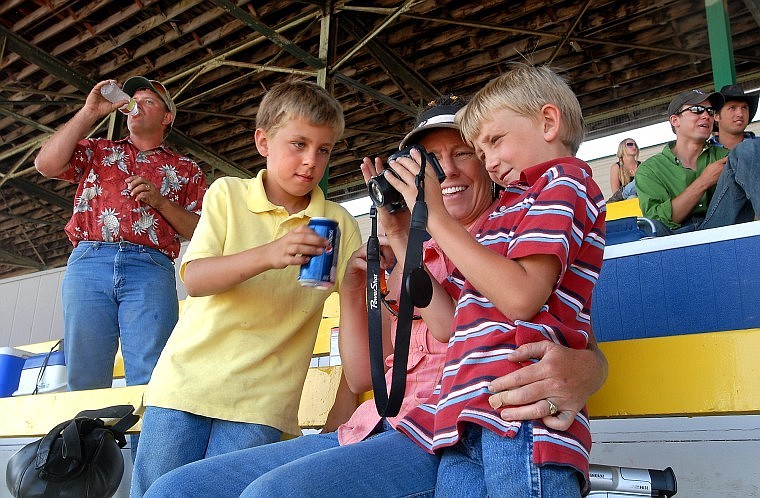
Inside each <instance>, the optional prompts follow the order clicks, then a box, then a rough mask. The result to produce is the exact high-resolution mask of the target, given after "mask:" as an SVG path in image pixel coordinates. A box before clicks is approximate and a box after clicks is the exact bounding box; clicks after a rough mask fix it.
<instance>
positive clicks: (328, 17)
mask: <svg viewBox="0 0 760 498" xmlns="http://www.w3.org/2000/svg"><path fill="white" fill-rule="evenodd" d="M331 23H332V2H331V1H327V2H325V5H324V11H323V12H322V22H321V24H320V29H319V59H320V60H321V61H322V62H324V63H325V66H324V67H322V68H320V69H319V70H318V71H317V84H318V85H319V86H321V87H322V88H326V89H327V90H328V91H330V90H331V89H330V88H328V83H329V78H330V75H329V72H328V69H329V66H330V64H329V63H328V60H329V58H330V32H331V29H332V26H331ZM330 93H332V91H330ZM329 177H330V163H327V168H326V169H325V174H324V175H322V179H321V180H320V181H319V188H321V189H322V192H324V193H325V199H326V198H327V179H328V178H329Z"/></svg>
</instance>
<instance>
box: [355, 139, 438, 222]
mask: <svg viewBox="0 0 760 498" xmlns="http://www.w3.org/2000/svg"><path fill="white" fill-rule="evenodd" d="M412 149H417V150H418V151H420V155H421V156H422V167H423V168H424V167H425V164H429V165H431V166H432V167H433V171H435V175H436V176H437V177H438V183H442V182H443V180H445V179H446V173H444V172H443V168H441V165H440V163H439V162H438V159H436V157H435V156H434V155H432V154H428V152H427V151H426V150H425V147H423V146H422V145H419V144H412V145H408V146H406V147H404V148H403V149H401V150H399V151H398V152H394V153H393V154H391V155H390V156H388V162H391V161H392V160H393V159H396V158H398V157H409V158H411V157H412V156H411V154H410V152H409V151H411V150H412ZM385 169H387V170H388V171H390V172H391V174H392V175H394V176H395V177H396V178H399V176H398V174H397V173H396V172H395V171H393V168H391V167H390V166H387V167H386V168H385ZM367 188H368V189H369V196H370V198H371V199H372V202H374V203H375V206H377V207H378V208H381V207H385V209H387V210H388V212H389V213H395V212H397V211H400V210H402V209H404V208H405V207H406V202H404V196H402V195H401V193H400V192H399V191H398V190H396V189H395V188H393V186H392V185H391V184H390V183H388V180H386V179H385V177H384V176H383V174H382V173H381V174H379V175H377V176H373V177H372V178H370V179H369V181H368V182H367Z"/></svg>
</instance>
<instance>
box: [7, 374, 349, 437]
mask: <svg viewBox="0 0 760 498" xmlns="http://www.w3.org/2000/svg"><path fill="white" fill-rule="evenodd" d="M340 373H341V367H326V368H324V367H319V368H310V369H309V372H308V373H307V375H306V384H305V387H304V393H303V396H302V397H301V405H300V407H299V409H298V422H299V424H300V425H301V427H303V428H315V427H321V426H322V425H323V424H324V421H325V420H326V419H327V414H328V413H329V411H330V408H331V407H332V403H333V400H334V399H335V392H336V391H337V389H338V384H339V383H340ZM144 390H145V386H143V385H140V386H129V387H114V388H110V389H93V390H88V391H72V392H61V393H49V394H37V395H34V396H17V397H7V398H0V414H2V415H1V416H0V438H11V437H13V438H15V437H36V436H42V435H44V434H47V432H48V431H49V430H50V429H52V428H53V427H55V425H56V424H58V423H59V422H62V421H63V420H67V419H70V418H72V417H74V416H75V415H76V414H77V413H78V412H80V411H82V410H87V409H96V408H103V407H105V406H111V405H123V404H131V405H133V406H135V407H139V406H140V405H141V403H142V395H143V391H144ZM139 430H140V423H139V422H138V423H137V425H135V427H133V428H132V430H131V431H130V432H139Z"/></svg>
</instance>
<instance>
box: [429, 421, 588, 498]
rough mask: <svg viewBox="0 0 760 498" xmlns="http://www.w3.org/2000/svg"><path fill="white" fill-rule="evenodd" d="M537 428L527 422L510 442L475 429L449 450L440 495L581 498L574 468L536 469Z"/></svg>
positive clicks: (440, 477)
mask: <svg viewBox="0 0 760 498" xmlns="http://www.w3.org/2000/svg"><path fill="white" fill-rule="evenodd" d="M532 426H533V424H532V423H531V422H524V423H523V424H522V427H520V430H519V432H518V433H517V435H516V436H515V437H514V438H509V437H502V436H499V435H498V434H496V433H495V432H492V431H490V430H488V429H484V428H483V427H481V426H479V425H475V424H469V425H468V426H467V429H466V430H465V433H464V435H463V436H462V439H460V441H459V442H458V443H457V444H455V445H454V446H452V447H450V448H446V449H445V450H444V451H443V455H442V456H441V464H440V467H439V469H438V483H437V485H436V489H435V496H436V497H441V498H446V497H452V498H458V497H462V496H467V497H468V498H471V497H477V496H483V497H485V496H515V497H517V496H519V497H521V498H522V497H524V498H533V497H547V498H554V497H560V496H561V497H562V498H572V497H580V496H581V491H580V482H579V481H578V472H577V471H576V470H575V469H574V468H572V467H564V466H559V465H543V466H541V467H537V466H536V465H534V464H533V427H532Z"/></svg>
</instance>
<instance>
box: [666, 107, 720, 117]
mask: <svg viewBox="0 0 760 498" xmlns="http://www.w3.org/2000/svg"><path fill="white" fill-rule="evenodd" d="M686 111H691V112H692V113H694V114H696V115H700V114H702V113H703V112H705V111H707V114H709V115H710V116H715V108H714V107H705V106H703V105H693V106H690V107H687V108H686V109H681V110H680V111H678V112H677V113H675V115H676V116H680V115H681V114H683V113H684V112H686Z"/></svg>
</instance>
